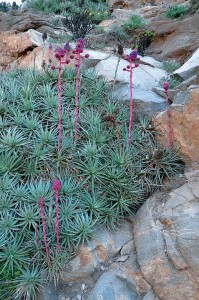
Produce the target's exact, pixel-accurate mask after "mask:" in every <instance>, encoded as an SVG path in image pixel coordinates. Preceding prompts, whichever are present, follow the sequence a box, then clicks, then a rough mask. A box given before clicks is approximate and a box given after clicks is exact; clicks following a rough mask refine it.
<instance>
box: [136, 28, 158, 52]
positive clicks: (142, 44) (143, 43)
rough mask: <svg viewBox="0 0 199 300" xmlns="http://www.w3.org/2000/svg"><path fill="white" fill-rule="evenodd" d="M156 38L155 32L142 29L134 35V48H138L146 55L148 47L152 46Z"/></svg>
mask: <svg viewBox="0 0 199 300" xmlns="http://www.w3.org/2000/svg"><path fill="white" fill-rule="evenodd" d="M153 39H154V33H153V32H152V31H147V30H145V31H142V32H140V33H138V34H136V35H134V36H133V43H132V49H135V48H137V49H138V52H139V53H140V54H141V55H144V53H145V50H146V48H147V47H149V46H150V44H151V43H152V41H153Z"/></svg>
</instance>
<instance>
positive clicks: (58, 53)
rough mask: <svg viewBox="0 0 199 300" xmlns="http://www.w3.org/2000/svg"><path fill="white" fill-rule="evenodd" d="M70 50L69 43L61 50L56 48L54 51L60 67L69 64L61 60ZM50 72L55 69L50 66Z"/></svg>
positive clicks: (68, 61) (67, 61)
mask: <svg viewBox="0 0 199 300" xmlns="http://www.w3.org/2000/svg"><path fill="white" fill-rule="evenodd" d="M70 50H71V47H70V45H69V43H66V44H65V45H64V47H63V48H61V47H58V48H57V49H56V50H55V58H56V59H58V60H59V62H60V65H63V64H66V65H67V64H69V63H70V60H69V59H66V60H63V61H62V59H63V58H64V57H65V55H66V53H67V52H69V51H70ZM51 69H52V70H55V69H56V67H55V66H52V67H51Z"/></svg>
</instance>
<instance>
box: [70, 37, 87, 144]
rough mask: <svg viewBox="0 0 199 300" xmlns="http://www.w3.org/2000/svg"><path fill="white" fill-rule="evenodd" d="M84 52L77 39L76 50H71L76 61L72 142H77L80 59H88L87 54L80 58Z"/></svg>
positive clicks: (81, 43) (82, 41) (80, 41)
mask: <svg viewBox="0 0 199 300" xmlns="http://www.w3.org/2000/svg"><path fill="white" fill-rule="evenodd" d="M83 51H84V39H82V38H79V39H78V40H77V44H76V48H75V50H73V52H72V53H73V54H76V57H75V59H76V60H77V63H76V65H75V66H76V79H75V126H74V141H76V140H77V134H78V117H79V86H80V81H79V78H80V67H81V59H82V58H88V57H89V54H86V55H84V56H82V55H81V54H82V53H83ZM70 58H71V59H73V58H74V55H71V56H70Z"/></svg>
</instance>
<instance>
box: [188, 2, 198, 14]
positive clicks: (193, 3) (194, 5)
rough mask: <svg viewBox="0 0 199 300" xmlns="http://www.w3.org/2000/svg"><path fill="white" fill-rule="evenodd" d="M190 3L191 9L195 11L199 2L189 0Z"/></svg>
mask: <svg viewBox="0 0 199 300" xmlns="http://www.w3.org/2000/svg"><path fill="white" fill-rule="evenodd" d="M190 4H191V10H192V11H193V12H195V11H196V10H198V9H199V2H198V0H191V2H190Z"/></svg>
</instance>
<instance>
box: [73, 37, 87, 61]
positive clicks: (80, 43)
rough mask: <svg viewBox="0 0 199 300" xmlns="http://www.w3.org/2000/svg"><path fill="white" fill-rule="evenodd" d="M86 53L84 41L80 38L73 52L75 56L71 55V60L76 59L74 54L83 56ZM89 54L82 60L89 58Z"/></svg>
mask: <svg viewBox="0 0 199 300" xmlns="http://www.w3.org/2000/svg"><path fill="white" fill-rule="evenodd" d="M83 51H84V39H83V38H79V39H78V40H77V44H76V48H75V49H74V50H73V51H72V53H73V54H71V55H70V58H71V59H73V58H74V54H81V53H83ZM88 57H89V54H85V55H84V56H81V58H88Z"/></svg>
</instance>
